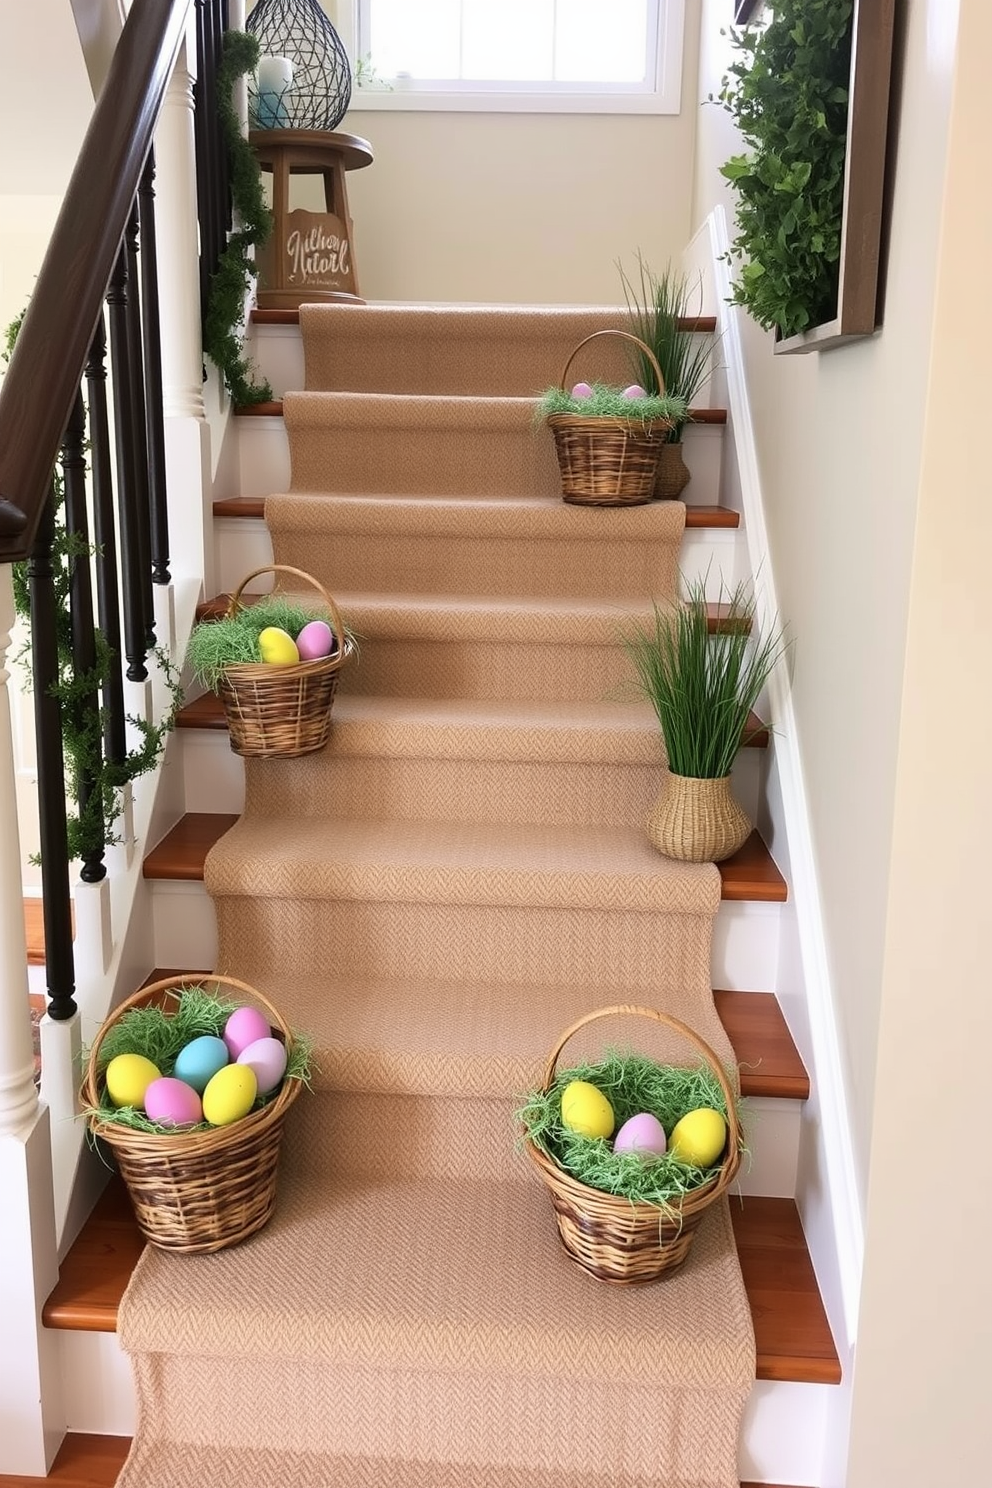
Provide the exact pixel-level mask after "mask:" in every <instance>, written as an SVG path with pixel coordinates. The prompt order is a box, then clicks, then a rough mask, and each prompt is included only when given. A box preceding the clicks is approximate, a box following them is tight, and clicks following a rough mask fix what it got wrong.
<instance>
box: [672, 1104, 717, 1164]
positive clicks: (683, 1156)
mask: <svg viewBox="0 0 992 1488" xmlns="http://www.w3.org/2000/svg"><path fill="white" fill-rule="evenodd" d="M726 1141H727V1123H726V1121H725V1120H724V1118H723V1116H722V1115H721V1114H720V1112H719V1111H713V1110H710V1109H709V1107H705V1106H703V1107H700V1109H699V1110H698V1111H689V1112H688V1114H687V1115H685V1116H683V1117H682V1120H681V1121H679V1122H677V1123H676V1124H675V1127H674V1128H673V1130H672V1135H671V1136H670V1137H669V1139H668V1154H669V1156H670V1157H674V1158H677V1159H678V1161H679V1162H683V1163H691V1164H692V1166H693V1167H695V1168H711V1167H712V1166H713V1164H714V1163H715V1162H716V1161H717V1159H718V1158H719V1156H720V1154H721V1153H722V1151H723V1149H724V1146H725V1144H726Z"/></svg>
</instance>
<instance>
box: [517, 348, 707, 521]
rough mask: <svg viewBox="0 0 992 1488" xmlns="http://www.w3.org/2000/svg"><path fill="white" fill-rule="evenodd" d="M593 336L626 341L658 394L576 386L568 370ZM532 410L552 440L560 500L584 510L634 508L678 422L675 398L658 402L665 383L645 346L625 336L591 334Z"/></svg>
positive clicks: (647, 493)
mask: <svg viewBox="0 0 992 1488" xmlns="http://www.w3.org/2000/svg"><path fill="white" fill-rule="evenodd" d="M599 336H619V337H621V338H622V339H623V340H625V341H632V342H634V343H635V344H636V346H637V347H638V348H639V350H640V351H641V353H642V354H643V355H644V356H645V357H646V358H647V360H648V362H649V363H650V365H651V367H652V368H653V370H654V373H655V376H656V378H657V386H658V394H657V395H656V396H649V395H648V394H647V393H646V392H645V391H644V389H643V388H642V387H639V386H636V385H632V386H630V387H626V388H622V389H621V388H614V387H609V386H607V385H605V384H603V383H593V384H591V385H590V384H589V383H587V382H579V383H576V384H575V386H574V387H573V388H572V389H571V390H569V388H568V384H567V378H568V373H569V369H570V368H571V366H572V363H573V362H574V360H575V358H576V357H577V356H578V354H579V352H580V351H581V350H582V348H583V347H584V346H586V345H587V344H588V342H590V341H594V340H596V338H597V337H599ZM539 411H540V413H541V414H543V415H544V419H545V422H546V423H547V425H548V428H549V429H550V430H551V433H552V434H553V436H554V441H555V450H556V452H557V455H558V468H559V470H560V472H561V489H562V498H563V499H564V500H565V501H569V502H573V503H576V504H579V505H583V506H636V505H638V504H639V503H641V502H645V501H650V500H651V498H652V496H653V495H654V486H655V477H656V475H657V472H658V461H659V460H660V458H661V450H662V446H663V445H664V443H665V438H666V436H667V434H668V432H669V430H670V429H672V428H673V427H674V425H675V423H676V421H677V420H678V419H680V418H684V417H685V412H686V406H685V402H684V400H683V399H681V398H670V397H666V396H665V380H664V378H663V376H662V373H661V368H660V367H659V366H658V361H657V358H656V357H655V355H654V352H653V351H652V350H651V348H650V347H649V346H647V345H646V344H645V343H644V342H643V341H641V340H640V339H639V338H638V337H637V336H633V335H631V334H630V332H629V331H616V330H605V331H593V332H592V334H591V335H589V336H586V337H585V338H584V339H583V340H582V341H580V342H579V344H578V346H576V348H575V350H574V351H573V352H572V354H571V356H570V357H569V358H568V360H567V362H566V363H565V367H564V370H563V372H562V374H561V378H560V379H559V382H558V384H557V386H555V387H551V388H548V390H547V392H546V393H545V394H544V396H543V397H542V399H541V402H540V405H539Z"/></svg>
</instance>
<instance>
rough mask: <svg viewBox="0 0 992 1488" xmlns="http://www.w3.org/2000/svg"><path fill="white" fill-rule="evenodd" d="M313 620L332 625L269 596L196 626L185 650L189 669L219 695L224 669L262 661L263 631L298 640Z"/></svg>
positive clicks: (314, 613) (281, 598) (320, 616)
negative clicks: (275, 629) (271, 628)
mask: <svg viewBox="0 0 992 1488" xmlns="http://www.w3.org/2000/svg"><path fill="white" fill-rule="evenodd" d="M313 619H326V620H327V621H328V622H330V616H329V615H327V614H325V613H322V612H320V611H315V610H314V609H313V608H311V609H307V608H306V607H305V606H304V605H302V604H300V603H298V602H297V601H294V600H291V599H287V597H286V596H285V595H283V594H267V595H265V596H264V597H263V598H261V599H259V600H257V601H256V602H255V603H254V604H250V605H245V606H244V607H243V608H241V609H239V610H237V611H236V613H235V614H233V615H224V616H222V617H221V618H220V619H218V620H202V621H201V622H200V623H199V625H195V626H194V627H193V630H192V632H191V634H190V638H189V644H188V646H187V648H186V662H187V665H188V666H189V667H190V668H191V669H192V672H193V675H194V677H195V678H196V680H197V681H198V682H202V683H203V685H204V686H205V687H209V688H210V690H211V692H216V691H217V689H218V687H219V686H220V680H221V677H222V676H223V673H224V668H225V667H229V666H238V665H242V664H245V663H253V662H260V661H261V659H262V658H261V655H260V653H259V649H258V637H259V635H260V634H261V632H262V631H263V630H265V629H267V627H269V626H276V627H278V629H279V630H284V631H285V632H286V633H287V635H291V636H292V637H293V639H294V640H295V639H296V637H297V636H298V635H299V633H300V631H301V630H302V629H303V627H304V625H306V624H307V622H308V621H310V620H313Z"/></svg>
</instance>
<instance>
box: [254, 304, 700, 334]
mask: <svg viewBox="0 0 992 1488" xmlns="http://www.w3.org/2000/svg"><path fill="white" fill-rule="evenodd" d="M577 308H581V307H577ZM251 320H252V324H253V325H299V323H300V312H299V310H260V309H259V308H258V306H256V307H255V308H254V309H253V310H252V312H251ZM679 329H680V330H683V331H698V332H699V333H700V334H702V335H709V334H710V333H711V332H713V331H715V330H716V316H715V315H683V316H680V317H679Z"/></svg>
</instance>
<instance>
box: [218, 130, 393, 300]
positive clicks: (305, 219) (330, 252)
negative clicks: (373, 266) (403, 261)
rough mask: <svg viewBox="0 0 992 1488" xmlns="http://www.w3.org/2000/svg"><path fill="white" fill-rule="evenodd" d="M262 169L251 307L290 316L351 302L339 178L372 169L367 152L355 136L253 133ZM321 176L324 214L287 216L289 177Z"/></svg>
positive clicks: (353, 274) (354, 292)
mask: <svg viewBox="0 0 992 1488" xmlns="http://www.w3.org/2000/svg"><path fill="white" fill-rule="evenodd" d="M248 140H249V143H250V145H251V147H252V149H253V150H254V151H255V155H256V157H257V159H258V163H259V165H260V167H261V168H262V170H263V171H265V170H270V171H271V172H272V210H273V216H274V218H275V221H274V223H273V230H272V236H271V238H270V239H269V241H268V242H267V243H266V245H265V247H264V248H263V249H262V250H261V251H260V253H259V255H258V273H259V277H258V305H259V308H260V309H262V310H295V309H297V308H298V307H299V306H300V305H305V304H313V303H314V302H315V301H322V300H355V301H358V302H359V303H363V301H362V299H361V296H360V295H359V292H358V272H357V269H356V267H355V253H354V247H353V240H352V224H351V215H350V213H349V211H348V193H347V190H346V187H345V172H346V171H350V170H360V169H361V168H362V167H363V166H366V165H371V164H372V160H373V158H374V157H373V154H372V146H371V145H370V144H369V142H368V140H363V139H359V138H358V136H357V135H354V134H334V133H329V132H328V131H326V130H319V129H265V130H252V132H251V133H250V134H249V136H248ZM292 176H322V177H323V182H324V208H325V210H324V211H323V212H310V211H306V210H305V209H303V208H302V207H297V208H295V209H294V210H293V211H290V206H289V199H290V190H289V188H290V178H291V177H292Z"/></svg>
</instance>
